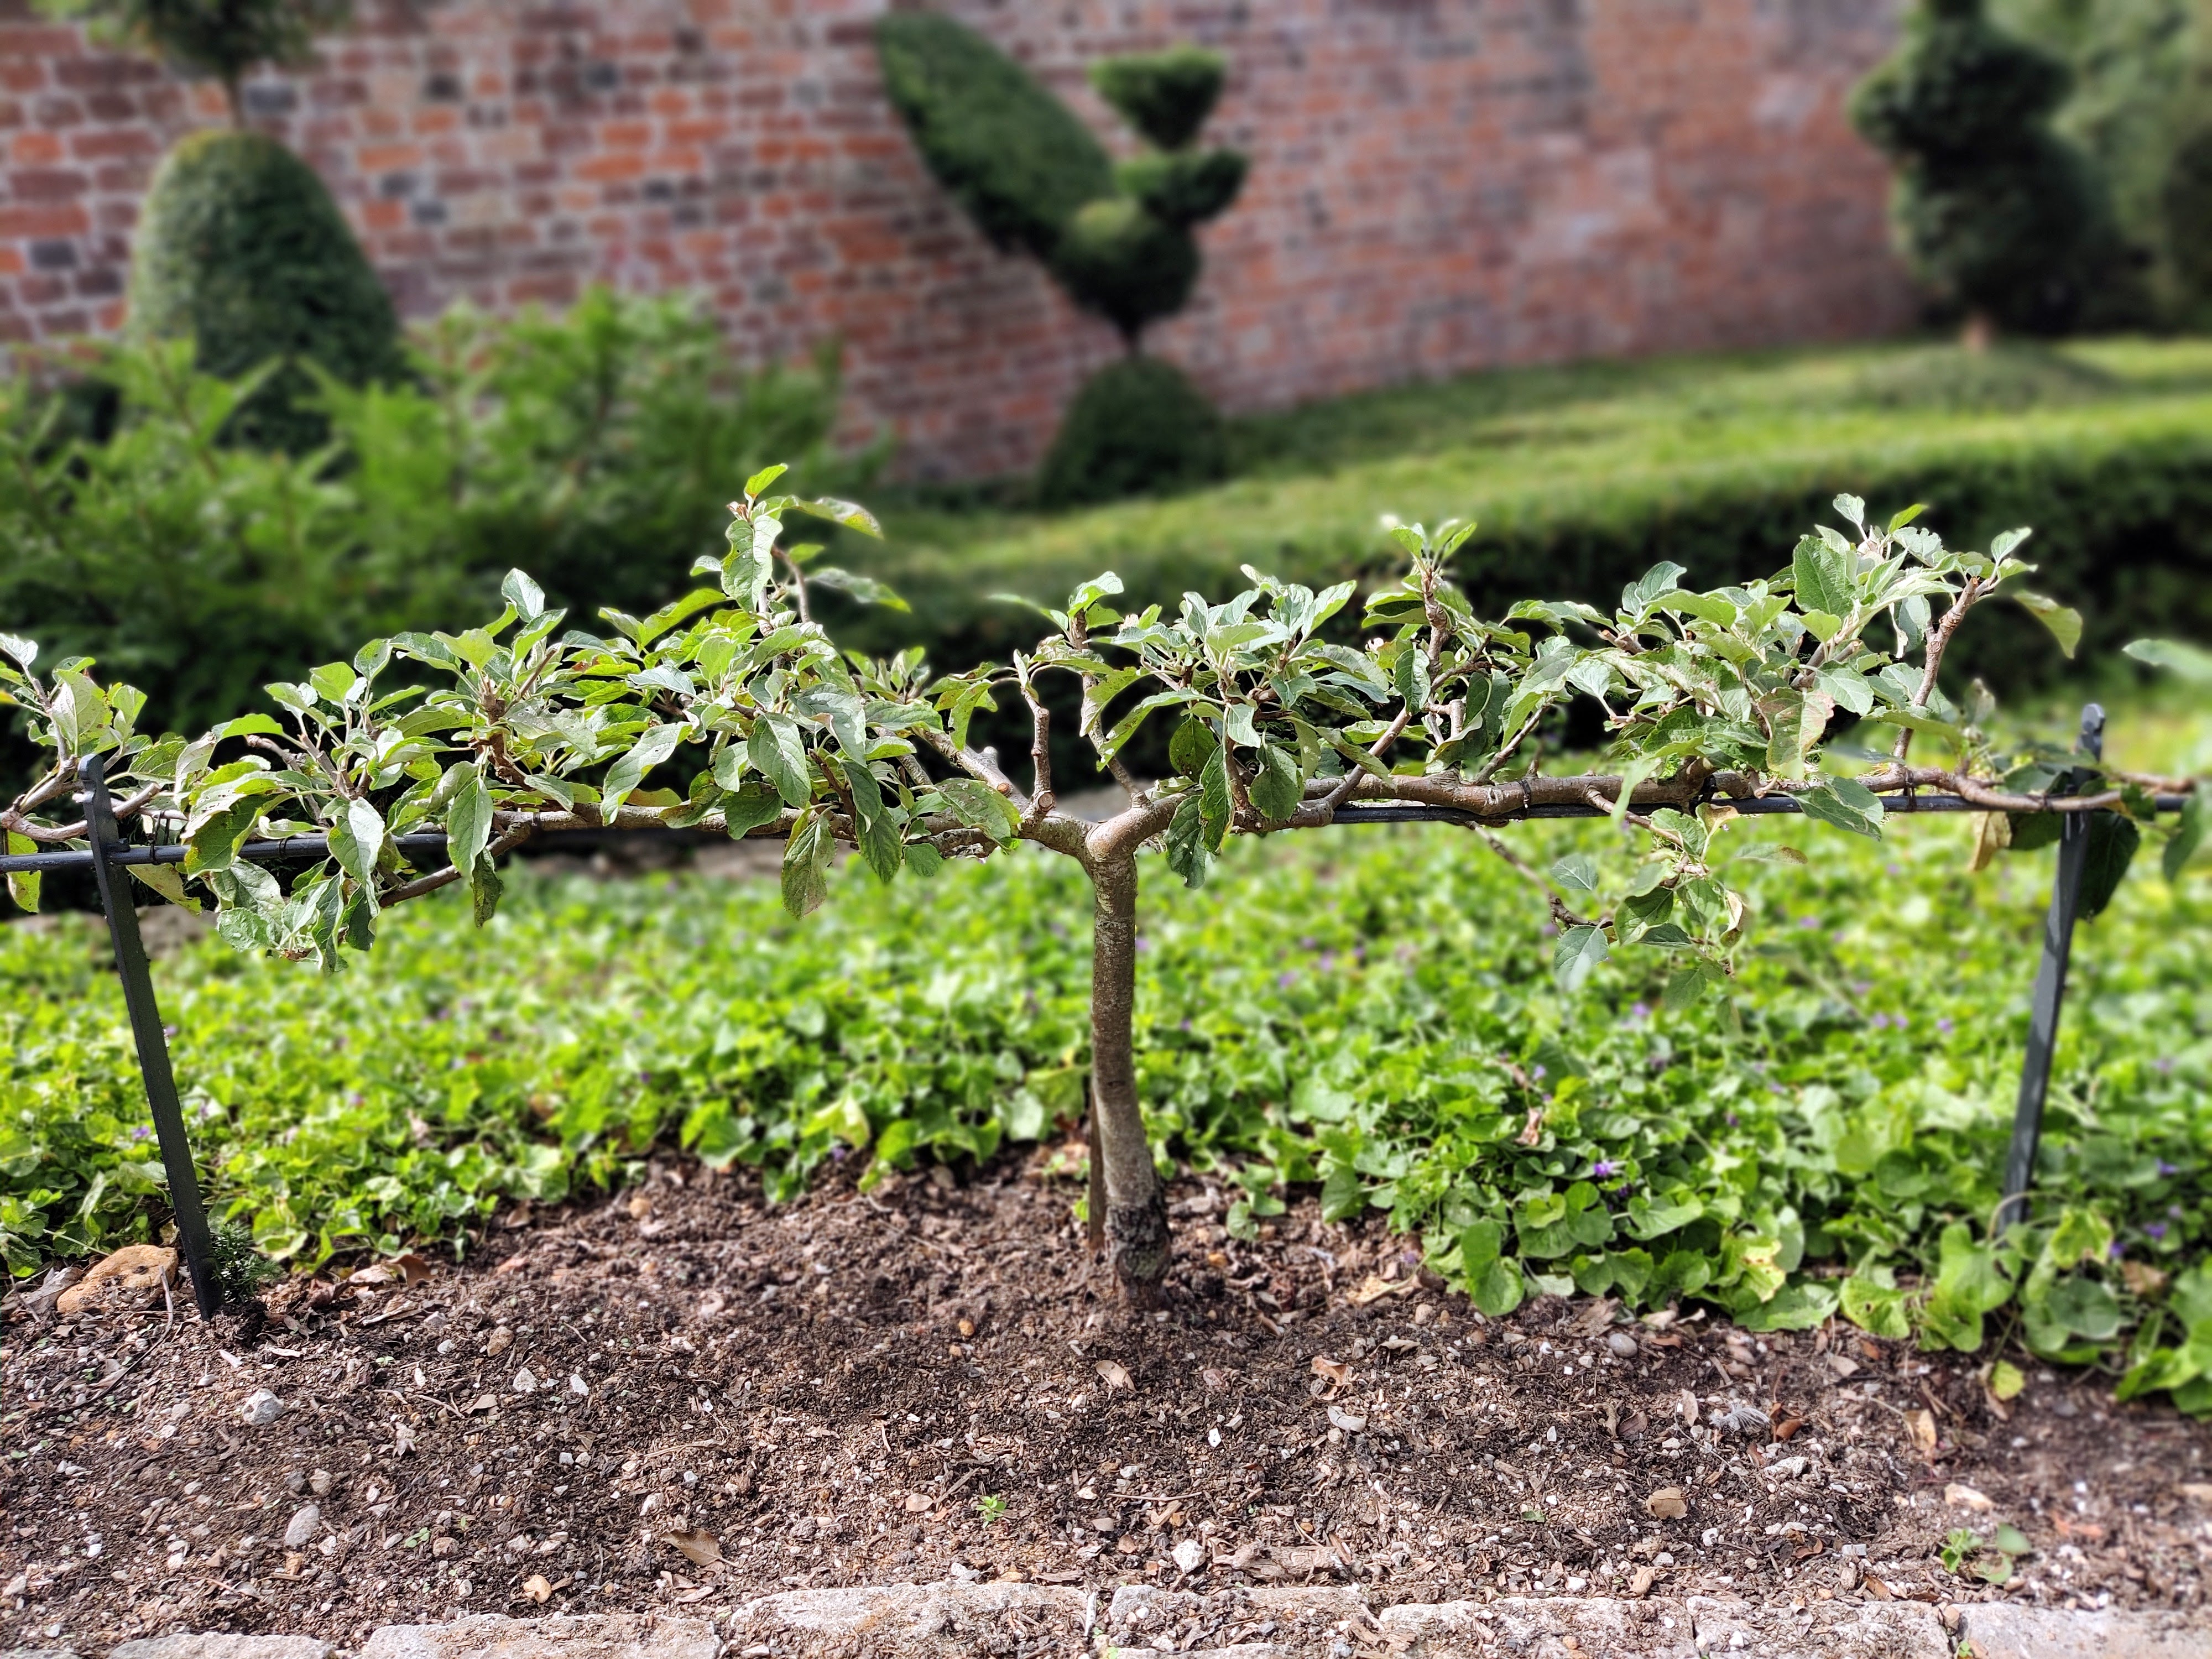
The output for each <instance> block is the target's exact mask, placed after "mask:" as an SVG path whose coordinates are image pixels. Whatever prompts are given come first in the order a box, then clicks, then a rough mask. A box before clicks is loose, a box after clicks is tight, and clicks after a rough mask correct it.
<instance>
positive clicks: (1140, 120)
mask: <svg viewBox="0 0 2212 1659" xmlns="http://www.w3.org/2000/svg"><path fill="white" fill-rule="evenodd" d="M1221 82H1222V63H1221V57H1220V54H1219V53H1218V52H1206V51H1204V50H1202V49H1200V47H1197V46H1173V47H1170V49H1169V50H1167V51H1165V52H1130V53H1128V54H1127V55H1125V56H1122V57H1120V58H1106V59H1104V60H1103V62H1100V63H1097V64H1092V65H1091V85H1092V86H1094V87H1096V88H1097V89H1098V95H1099V96H1100V97H1102V98H1103V99H1104V100H1106V101H1107V102H1108V103H1109V104H1111V105H1112V106H1114V107H1115V110H1117V111H1118V112H1120V113H1121V118H1122V119H1123V120H1125V121H1127V123H1128V124H1129V125H1131V126H1133V127H1134V128H1135V129H1136V130H1137V131H1139V133H1141V134H1142V135H1143V136H1144V140H1145V142H1146V143H1148V144H1150V145H1152V147H1153V148H1154V149H1158V150H1164V151H1172V150H1180V149H1188V147H1189V145H1190V143H1192V141H1193V140H1194V139H1195V138H1196V137H1198V130H1199V129H1200V127H1202V126H1204V125H1206V117H1207V116H1209V115H1211V114H1212V113H1213V106H1214V103H1215V102H1216V100H1218V99H1219V98H1220V96H1221Z"/></svg>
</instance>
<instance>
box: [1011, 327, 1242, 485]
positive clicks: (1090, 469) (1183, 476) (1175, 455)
mask: <svg viewBox="0 0 2212 1659" xmlns="http://www.w3.org/2000/svg"><path fill="white" fill-rule="evenodd" d="M1228 461H1229V442H1228V435H1227V432H1226V431H1225V428H1223V425H1222V422H1221V416H1220V414H1219V412H1218V411H1217V410H1215V409H1214V407H1213V405H1212V404H1210V403H1208V402H1207V401H1206V398H1205V397H1204V395H1203V394H1202V393H1200V391H1199V389H1198V388H1197V387H1196V386H1193V385H1192V384H1191V383H1190V380H1189V378H1188V376H1186V375H1185V374H1183V373H1182V370H1181V369H1178V368H1176V367H1175V366H1174V365H1173V364H1170V363H1164V362H1160V361H1159V360H1158V358H1155V357H1125V358H1123V359H1122V360H1121V362H1116V363H1109V364H1108V365H1107V366H1106V367H1105V368H1102V369H1100V370H1099V371H1098V373H1097V374H1094V375H1092V376H1091V379H1090V380H1089V381H1088V382H1086V383H1085V386H1084V388H1083V390H1082V391H1081V392H1078V393H1077V394H1076V398H1075V402H1074V404H1073V405H1072V406H1071V407H1070V408H1069V410H1068V411H1067V418H1066V421H1064V422H1061V424H1060V435H1059V436H1058V437H1057V438H1055V439H1054V440H1053V445H1052V453H1050V454H1048V455H1047V456H1046V457H1045V460H1044V467H1043V469H1042V471H1041V472H1040V473H1039V474H1038V476H1037V498H1038V500H1039V501H1042V503H1043V504H1044V505H1045V506H1047V507H1079V506H1082V505H1085V504H1086V503H1089V502H1092V501H1115V500H1118V499H1119V498H1120V497H1121V496H1124V495H1159V494H1164V493H1166V492H1168V491H1170V490H1176V489H1190V488H1192V487H1194V486H1195V485H1198V484H1203V483H1212V481H1213V480H1215V479H1216V478H1218V477H1221V475H1222V473H1223V472H1224V471H1226V470H1227V466H1228Z"/></svg>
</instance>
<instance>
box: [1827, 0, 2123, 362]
mask: <svg viewBox="0 0 2212 1659" xmlns="http://www.w3.org/2000/svg"><path fill="white" fill-rule="evenodd" d="M2070 79H2071V77H2070V75H2069V71H2068V70H2067V68H2066V66H2065V65H2064V64H2062V63H2061V62H2059V60H2058V59H2057V58H2053V57H2051V56H2050V55H2048V54H2047V53H2045V52H2041V51H2039V50H2038V49H2037V48H2035V47H2033V46H2028V45H2027V44H2026V43H2024V42H2022V41H2020V40H2015V39H2013V38H2012V37H2010V36H2009V35H2007V34H2005V33H2002V32H2001V31H2000V30H1998V29H1997V28H1996V27H1993V26H1992V25H1991V24H1990V22H1989V21H1988V20H1987V19H1986V18H1985V17H1984V15H1983V11H1982V0H1921V4H1920V5H1919V7H1918V8H1917V9H1916V10H1915V12H1914V13H1913V15H1911V18H1910V19H1909V20H1908V21H1907V23H1906V26H1905V44H1904V45H1903V46H1901V47H1900V48H1899V51H1898V52H1897V53H1896V55H1895V56H1894V57H1893V58H1890V59H1889V61H1888V62H1887V63H1885V64H1882V65H1881V67H1880V68H1879V69H1877V70H1875V72H1874V73H1873V74H1872V75H1870V76H1868V77H1867V79H1866V80H1865V81H1864V82H1863V83H1861V85H1860V87H1859V88H1858V90H1857V93H1856V94H1854V96H1853V98H1852V100H1851V116H1852V118H1853V120H1854V121H1855V122H1856V123H1857V125H1858V129H1859V131H1860V132H1861V133H1863V135H1865V137H1866V138H1867V139H1868V141H1869V143H1873V144H1874V145H1875V147H1876V148H1878V149H1881V151H1882V152H1883V153H1884V154H1885V155H1888V156H1889V157H1890V158H1891V159H1892V160H1893V161H1895V162H1896V163H1897V164H1898V177H1897V188H1896V193H1895V197H1894V198H1893V212H1894V215H1895V218H1896V222H1897V229H1898V235H1899V240H1900V242H1901V243H1902V244H1903V246H1904V248H1905V254H1906V257H1907V258H1909V259H1910V260H1911V263H1912V265H1913V268H1914V270H1915V271H1916V272H1917V274H1918V275H1919V276H1921V278H1922V279H1923V281H1925V282H1926V283H1929V286H1930V287H1931V288H1933V289H1935V290H1936V293H1937V294H1938V295H1939V296H1940V297H1941V298H1942V300H1944V301H1946V302H1948V304H1950V305H1952V306H1954V307H1958V308H1959V309H1960V310H1961V311H1963V312H1964V313H1965V314H1966V320H1967V326H1968V332H1969V336H1970V337H1986V336H1987V335H1988V333H1989V332H1990V330H1991V329H1992V328H1994V327H2003V328H2008V329H2019V330H2024V331H2031V332H2051V331H2057V330H2060V329H2063V328H2065V327H2066V326H2068V325H2070V324H2071V323H2072V322H2073V321H2074V320H2075V319H2076V318H2077V317H2078V316H2079V314H2080V313H2081V307H2082V305H2083V303H2084V301H2085V300H2086V299H2087V297H2088V289H2089V288H2090V286H2091V284H2092V283H2093V281H2094V280H2095V279H2096V277H2097V276H2098V272H2099V266H2100V264H2101V263H2103V262H2105V261H2106V260H2108V259H2109V258H2110V254H2111V249H2112V234H2111V229H2110V221H2109V213H2108V211H2107V208H2106V201H2105V197H2104V192H2103V190H2102V188H2101V186H2100V184H2099V182H2098V180H2097V179H2096V178H2095V177H2094V175H2093V173H2092V172H2091V170H2090V169H2089V167H2088V166H2087V162H2086V161H2085V160H2084V159H2083V157H2082V156H2081V154H2080V152H2079V151H2077V150H2075V149H2074V148H2073V147H2072V146H2071V145H2069V144H2068V143H2065V142H2064V141H2063V139H2061V138H2059V137H2057V135H2056V134H2054V133H2053V132H2052V131H2051V126H2050V120H2051V114H2052V112H2054V111H2055V110H2056V109H2057V107H2058V106H2059V104H2060V103H2062V102H2063V100H2064V99H2065V97H2066V94H2067V89H2068V87H2069V82H2070Z"/></svg>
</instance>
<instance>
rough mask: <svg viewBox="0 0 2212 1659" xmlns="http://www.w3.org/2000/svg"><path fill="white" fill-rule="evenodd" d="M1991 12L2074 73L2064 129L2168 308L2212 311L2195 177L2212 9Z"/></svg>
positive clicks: (2040, 5)
mask: <svg viewBox="0 0 2212 1659" xmlns="http://www.w3.org/2000/svg"><path fill="white" fill-rule="evenodd" d="M1990 16H1991V19H1992V21H1996V23H1997V24H1998V25H1999V26H2000V27H2004V28H2007V29H2009V30H2011V31H2013V32H2014V33H2017V34H2019V35H2021V36H2022V37H2023V38H2025V39H2027V40H2031V41H2033V42H2034V43H2035V44H2036V45H2038V46H2042V47H2044V48H2045V49H2046V50H2048V51H2050V52H2053V53H2055V54H2057V56H2059V57H2061V58H2063V59H2064V60H2065V61H2066V63H2067V64H2068V66H2069V68H2070V69H2071V70H2073V72H2074V91H2073V94H2072V95H2071V96H2069V98H2068V99H2067V100H2066V102H2065V103H2064V105H2063V106H2062V107H2061V108H2060V110H2059V112H2058V115H2057V120H2056V122H2055V123H2054V125H2055V128H2056V130H2057V131H2058V132H2059V133H2060V134H2061V135H2062V136H2063V137H2066V138H2068V139H2070V140H2071V141H2072V142H2074V143H2076V144H2078V145H2080V146H2081V149H2082V150H2083V151H2084V152H2085V153H2086V154H2087V155H2088V156H2089V158H2090V160H2091V161H2093V163H2094V164H2095V166H2096V167H2097V170H2098V172H2099V173H2100V175H2101V176H2102V178H2103V179H2104V182H2105V185H2106V188H2107V190H2108V191H2109V192H2110V194H2111V197H2112V210H2113V216H2114V218H2115V220H2116V221H2117V222H2118V228H2119V232H2120V234H2121V235H2123V236H2124V238H2125V239H2126V240H2127V243H2128V245H2129V247H2130V251H2131V252H2132V253H2133V254H2135V255H2136V257H2137V258H2141V259H2142V260H2143V261H2144V262H2146V264H2147V265H2148V279H2149V288H2150V290H2151V299H2152V301H2153V302H2154V305H2155V307H2156V309H2157V311H2158V313H2159V314H2160V315H2161V316H2162V317H2164V318H2166V319H2167V320H2169V321H2173V322H2186V321H2187V320H2188V319H2189V318H2190V316H2191V313H2192V312H2194V313H2196V315H2197V317H2199V318H2200V319H2202V318H2203V317H2206V316H2208V315H2212V266H2208V265H2207V264H2204V263H2203V262H2202V261H2196V262H2192V261H2191V258H2190V255H2189V250H2190V246H2191V244H2192V243H2195V244H2197V245H2198V246H2201V240H2202V238H2203V234H2205V233H2204V231H2203V227H2204V226H2205V225H2206V224H2208V223H2212V198H2207V197H2197V199H2195V200H2194V201H2192V200H2191V186H2190V184H2189V179H2190V177H2191V173H2193V172H2195V171H2196V170H2197V169H2198V168H2203V167H2206V165H2207V164H2208V162H2212V154H2208V153H2207V151H2206V149H2205V148H2204V147H2205V145H2206V144H2207V143H2212V137H2208V135H2212V125H2208V121H2212V10H2208V9H2206V8H2205V7H2204V6H2203V5H2202V4H2201V3H2198V0H2098V3H2096V4H2094V5H2085V4H2083V3H2081V0H1991V3H1990Z"/></svg>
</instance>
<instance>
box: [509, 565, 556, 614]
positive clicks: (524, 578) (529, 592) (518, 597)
mask: <svg viewBox="0 0 2212 1659" xmlns="http://www.w3.org/2000/svg"><path fill="white" fill-rule="evenodd" d="M499 596H500V598H501V599H505V600H506V601H507V603H508V604H509V605H513V607H514V614H515V615H516V616H517V617H520V618H521V619H522V620H523V621H524V622H535V621H536V620H537V619H538V615H539V613H540V612H542V611H544V609H545V590H544V588H542V587H540V586H538V584H537V583H536V582H534V581H532V580H530V578H529V576H528V575H527V574H525V573H524V572H522V571H520V570H510V571H508V572H507V578H506V580H503V581H501V583H500V585H499Z"/></svg>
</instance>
